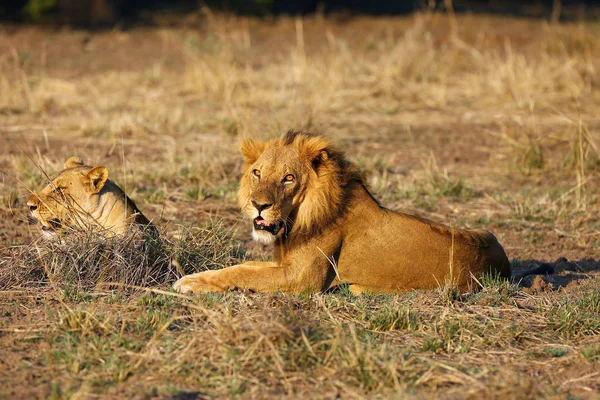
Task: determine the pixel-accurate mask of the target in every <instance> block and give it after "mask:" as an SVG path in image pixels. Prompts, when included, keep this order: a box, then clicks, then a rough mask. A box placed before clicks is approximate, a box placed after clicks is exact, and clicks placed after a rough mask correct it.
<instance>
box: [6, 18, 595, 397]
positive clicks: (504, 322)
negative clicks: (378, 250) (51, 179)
mask: <svg viewBox="0 0 600 400" xmlns="http://www.w3.org/2000/svg"><path fill="white" fill-rule="evenodd" d="M456 18H457V21H456V22H457V24H456V25H454V24H452V25H449V23H448V18H447V16H446V15H442V14H437V13H419V14H415V15H412V16H408V17H402V18H379V19H370V18H354V19H349V20H344V19H339V20H338V19H336V17H332V18H323V17H322V16H315V17H310V18H304V19H294V18H281V19H277V20H273V21H265V20H254V19H246V18H236V17H225V16H220V15H212V14H207V15H205V16H203V17H202V18H200V19H199V20H198V21H196V25H190V26H184V25H182V26H180V27H154V28H136V29H133V30H131V31H127V32H120V31H118V30H115V31H106V32H94V33H92V32H83V31H72V30H68V29H65V30H60V31H52V30H40V29H39V28H34V27H23V26H21V27H6V28H4V31H1V32H0V36H1V39H2V40H0V120H1V121H2V122H1V123H0V135H2V146H1V147H0V172H1V173H2V175H1V177H0V213H1V216H2V221H1V222H0V243H2V247H1V248H0V290H1V291H0V315H2V319H1V320H0V349H1V350H0V355H1V356H0V383H1V385H0V397H9V398H23V397H35V396H37V397H45V398H48V397H50V398H117V397H128V398H131V397H135V398H205V397H211V396H214V397H245V398H265V397H280V398H288V397H310V398H313V397H318V398H330V397H335V396H340V397H342V398H362V397H377V398H389V397H397V398H493V397H507V398H537V397H548V398H566V397H578V398H593V397H594V396H595V395H596V393H598V391H600V375H599V374H598V370H599V366H600V347H599V346H598V341H599V338H600V324H599V322H598V321H600V308H599V304H600V291H599V287H600V285H599V284H598V276H599V272H598V271H599V270H600V266H599V260H600V239H599V238H600V205H599V203H598V197H599V191H598V187H600V185H599V184H598V183H599V177H600V164H599V162H600V161H599V160H600V156H599V146H600V136H599V132H600V120H599V119H598V116H597V110H598V107H599V106H600V90H598V85H599V82H600V80H599V78H598V72H597V68H598V65H600V39H599V38H600V27H599V26H598V24H595V23H574V24H564V25H561V24H551V25H550V24H547V23H545V22H543V21H537V20H523V19H522V20H518V19H511V18H507V17H491V16H485V15H477V16H467V15H458V16H457V17H456ZM188 21H189V20H188ZM450 33H452V34H450ZM290 128H296V129H307V130H313V131H318V132H321V133H324V134H326V135H328V136H330V137H332V138H333V139H334V141H336V142H337V143H339V144H340V146H342V147H343V148H344V149H345V150H346V151H347V152H348V153H349V157H350V158H351V159H353V160H355V161H356V162H357V163H358V164H359V165H360V166H361V167H362V168H363V169H364V170H365V171H366V174H367V176H368V178H369V182H370V184H371V187H372V189H373V191H374V192H375V194H376V196H377V197H378V198H379V199H380V200H382V202H383V203H384V204H385V205H386V206H388V207H390V208H392V209H401V210H404V211H409V212H414V213H418V214H420V215H423V216H426V217H429V218H432V219H435V220H439V221H441V222H446V223H450V224H453V225H460V226H468V227H483V228H486V229H489V230H492V231H493V232H494V233H496V234H497V236H498V237H499V239H500V241H501V242H502V243H503V244H504V246H505V248H506V249H507V252H508V253H509V257H510V258H511V259H512V260H513V267H514V271H515V273H516V274H517V275H518V274H520V273H522V271H523V270H526V269H527V268H530V267H532V266H536V265H540V264H542V263H543V262H547V261H552V260H557V259H558V260H557V261H556V262H555V263H553V264H552V267H553V268H554V269H555V273H554V274H553V275H547V276H537V277H525V278H523V280H522V281H519V278H516V279H515V281H514V282H512V283H509V282H500V281H498V280H496V279H494V278H493V277H487V278H486V279H484V280H483V281H482V282H481V284H482V287H483V288H482V290H481V291H480V292H478V293H475V294H460V293H457V292H456V291H454V290H453V289H452V287H445V286H444V287H441V288H439V289H438V290H434V291H429V292H414V293H406V294H403V295H395V296H354V295H352V294H350V293H349V291H348V289H347V288H345V287H342V288H340V289H339V290H337V291H334V292H332V293H326V294H319V295H312V296H287V295H283V294H274V295H256V294H254V295H253V294H249V293H230V294H227V295H225V296H222V295H211V294H207V295H200V296H196V297H189V296H181V295H178V294H176V293H173V292H171V291H170V290H169V284H170V282H172V281H173V280H174V279H175V277H177V276H179V274H180V273H181V272H182V270H183V271H184V272H193V271H196V270H201V269H209V268H220V267H223V266H226V265H231V264H234V263H236V262H238V261H239V260H241V259H244V258H251V259H256V258H265V257H267V254H268V251H267V250H268V249H265V248H263V247H262V246H259V245H256V244H253V243H250V242H249V241H248V237H249V235H248V230H249V229H250V228H249V227H248V226H247V225H246V224H245V223H240V224H239V225H238V222H237V221H238V219H239V213H238V210H237V206H236V204H235V193H236V191H237V181H238V178H239V171H240V167H241V157H240V156H239V155H238V152H237V144H238V142H239V140H240V138H241V137H247V136H251V137H261V138H270V137H274V136H276V135H279V134H280V133H281V132H284V131H286V130H288V129H290ZM74 154H77V155H79V156H81V157H82V158H84V160H85V161H87V162H88V163H91V164H94V165H100V164H102V165H105V166H107V167H108V168H109V171H110V175H111V179H113V180H115V181H116V182H117V183H119V184H120V185H121V186H122V187H123V188H124V189H125V190H126V191H127V193H128V194H129V195H130V197H132V198H133V199H134V200H135V201H136V203H137V205H138V206H139V207H140V208H141V209H142V211H143V212H144V213H145V214H146V215H147V216H148V217H149V218H151V219H152V220H153V222H154V223H155V224H156V225H158V226H159V227H160V229H161V237H162V239H161V241H160V242H152V241H150V242H140V241H139V237H136V236H131V237H129V236H128V237H126V238H123V239H121V240H108V241H106V240H101V239H99V238H97V237H95V236H93V235H90V234H87V233H85V232H83V233H75V235H79V236H78V238H79V239H80V240H79V241H78V242H77V243H76V244H71V245H65V244H59V243H54V244H43V243H40V242H38V240H37V239H38V236H39V232H38V227H36V226H30V225H29V224H28V222H27V210H26V207H25V204H24V199H25V198H26V197H27V191H28V190H32V189H35V188H37V187H39V186H40V185H41V184H42V183H43V182H44V180H45V177H44V174H43V173H42V172H41V171H47V172H53V171H56V170H58V169H60V167H61V165H62V163H63V162H64V160H65V159H67V158H68V157H69V156H71V155H74ZM197 227H201V228H197ZM560 257H566V258H567V259H569V260H570V261H566V260H564V259H559V258H560ZM172 259H176V260H177V261H178V262H177V263H176V264H173V263H172V262H171V260H172ZM177 265H178V267H177ZM415 267H418V266H415Z"/></svg>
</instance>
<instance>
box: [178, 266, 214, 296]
mask: <svg viewBox="0 0 600 400" xmlns="http://www.w3.org/2000/svg"><path fill="white" fill-rule="evenodd" d="M211 272H214V271H206V272H199V273H196V274H191V275H186V276H184V277H182V278H180V279H179V280H177V282H175V283H174V284H173V289H175V290H177V291H179V292H180V293H199V292H220V293H224V292H225V290H224V289H223V288H220V287H218V286H216V285H214V284H213V283H211V282H210V277H211V274H210V273H211Z"/></svg>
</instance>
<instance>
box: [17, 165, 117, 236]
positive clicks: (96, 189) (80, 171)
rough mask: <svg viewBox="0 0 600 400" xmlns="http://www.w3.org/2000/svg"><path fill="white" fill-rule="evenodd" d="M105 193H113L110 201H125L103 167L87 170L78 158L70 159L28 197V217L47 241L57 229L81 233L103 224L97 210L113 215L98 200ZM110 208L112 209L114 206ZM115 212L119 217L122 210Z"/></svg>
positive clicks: (104, 200)
mask: <svg viewBox="0 0 600 400" xmlns="http://www.w3.org/2000/svg"><path fill="white" fill-rule="evenodd" d="M105 186H106V188H105ZM103 188H105V190H104V191H102V189H103ZM107 191H110V192H114V193H111V195H112V197H114V198H116V199H118V200H119V201H120V202H123V201H124V197H125V195H124V193H123V192H122V191H121V190H120V189H119V188H118V186H116V185H115V184H113V183H111V182H110V181H109V180H108V170H107V169H106V168H105V167H90V166H86V165H84V164H83V161H81V159H80V158H78V157H71V158H69V159H68V160H67V161H66V162H65V164H64V170H63V171H61V172H59V173H58V174H57V175H56V176H54V177H53V178H52V179H51V180H50V182H49V183H48V184H47V185H46V186H45V187H44V188H43V189H41V190H40V191H37V192H33V193H32V194H31V196H30V198H29V201H28V202H27V205H28V206H29V211H30V212H31V215H32V216H33V217H34V218H35V219H36V220H38V221H39V222H40V223H41V225H42V232H43V235H44V237H46V238H49V237H51V236H52V235H53V234H54V233H55V231H56V230H57V229H59V228H67V227H69V228H74V229H77V228H79V229H81V228H84V227H88V226H89V224H90V223H92V222H99V220H102V219H103V218H104V215H102V213H98V211H99V210H101V209H103V208H107V210H105V211H104V214H106V213H107V212H108V211H112V209H110V210H109V209H108V207H102V204H106V203H107V201H106V199H103V200H101V195H100V194H101V192H102V193H104V192H107ZM101 203H102V204H101ZM109 206H110V205H109ZM112 208H115V206H114V204H113V205H112ZM114 211H120V212H121V213H122V212H123V207H117V209H115V210H114ZM113 219H114V218H113ZM104 220H106V218H104ZM100 225H102V224H100ZM119 229H120V227H119Z"/></svg>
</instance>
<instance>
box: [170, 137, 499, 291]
mask: <svg viewBox="0 0 600 400" xmlns="http://www.w3.org/2000/svg"><path fill="white" fill-rule="evenodd" d="M241 150H242V154H243V156H244V159H245V165H244V171H243V176H242V180H241V185H240V190H239V203H240V206H241V207H242V210H243V212H244V213H245V214H246V215H248V216H249V217H250V218H251V219H253V221H254V231H253V236H254V238H255V239H256V240H259V241H261V242H263V243H274V244H275V246H274V252H273V261H272V262H246V263H244V264H241V265H236V266H233V267H229V268H225V269H222V270H217V271H206V272H201V273H197V274H192V275H187V276H184V277H183V278H181V279H180V280H178V281H177V282H176V283H175V285H174V287H175V288H176V289H179V290H180V291H182V292H190V291H192V292H201V291H218V292H223V291H226V290H228V289H234V288H240V289H249V290H253V291H269V292H273V291H283V292H294V293H298V292H303V291H309V292H313V291H323V290H326V289H328V288H329V287H331V286H332V285H336V284H339V283H348V284H350V289H351V290H352V291H353V292H355V293H358V292H361V291H368V292H374V293H389V292H398V291H404V290H411V289H426V288H434V287H437V286H439V285H443V284H445V283H451V284H453V285H457V286H459V287H461V288H463V289H468V288H472V289H476V280H477V279H480V278H481V276H482V275H483V274H484V273H495V274H499V275H500V276H502V277H508V276H510V267H509V262H508V259H507V257H506V255H505V253H504V250H503V249H502V246H501V245H500V244H499V243H498V241H497V240H496V238H495V237H494V236H493V235H492V234H491V233H489V232H487V231H483V230H464V229H456V228H450V227H447V226H444V225H441V224H437V223H434V222H431V221H427V220H425V219H421V218H418V217H415V216H411V215H407V214H403V213H396V212H393V211H390V210H388V209H385V208H383V207H381V206H380V205H379V204H378V203H377V201H376V200H375V199H374V198H373V197H372V195H371V194H370V193H369V191H368V189H367V188H366V186H365V183H364V180H363V178H362V177H361V175H360V173H359V172H358V170H357V168H356V167H355V166H354V165H353V164H352V163H350V162H348V161H347V160H346V158H345V157H344V154H343V153H342V152H341V151H339V150H337V149H336V148H335V147H333V146H332V145H331V144H330V143H329V141H328V140H327V139H325V138H324V137H321V136H314V135H309V134H305V133H299V132H288V134H286V135H284V136H283V137H282V138H280V139H277V140H273V141H270V142H267V143H264V142H261V141H254V140H247V141H245V142H244V143H243V144H242V148H241Z"/></svg>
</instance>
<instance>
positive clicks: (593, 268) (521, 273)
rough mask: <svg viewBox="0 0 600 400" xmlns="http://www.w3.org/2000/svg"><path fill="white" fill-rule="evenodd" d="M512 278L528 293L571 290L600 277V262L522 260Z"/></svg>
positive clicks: (588, 259)
mask: <svg viewBox="0 0 600 400" xmlns="http://www.w3.org/2000/svg"><path fill="white" fill-rule="evenodd" d="M512 276H513V280H515V281H516V282H519V286H521V287H523V290H524V291H525V292H528V293H539V292H546V291H552V290H559V289H563V288H566V289H569V288H572V287H576V286H579V285H581V284H582V283H583V282H584V281H585V280H588V279H592V278H594V277H595V276H600V260H594V259H591V258H584V259H581V260H577V261H569V260H567V259H566V258H564V257H561V258H559V259H557V260H556V261H554V262H543V261H538V260H521V261H518V263H517V265H516V266H515V265H513V268H512Z"/></svg>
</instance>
